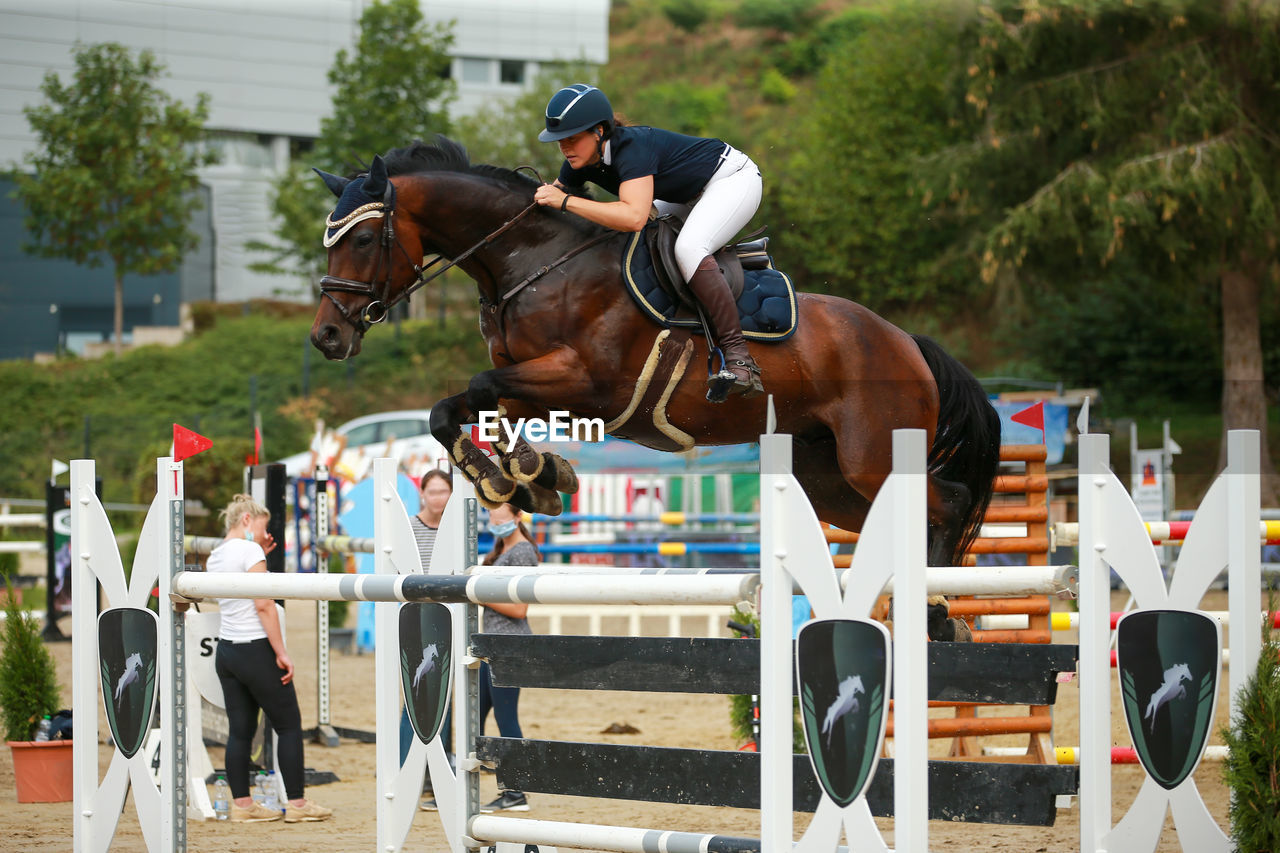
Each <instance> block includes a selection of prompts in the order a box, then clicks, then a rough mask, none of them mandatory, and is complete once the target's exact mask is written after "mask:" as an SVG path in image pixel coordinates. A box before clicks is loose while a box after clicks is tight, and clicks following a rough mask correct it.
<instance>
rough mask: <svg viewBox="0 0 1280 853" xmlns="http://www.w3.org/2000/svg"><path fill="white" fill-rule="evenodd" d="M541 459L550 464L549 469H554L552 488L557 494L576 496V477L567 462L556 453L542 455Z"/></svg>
mask: <svg viewBox="0 0 1280 853" xmlns="http://www.w3.org/2000/svg"><path fill="white" fill-rule="evenodd" d="M542 458H543V459H544V460H545V461H547V462H549V463H551V467H552V468H554V469H555V472H556V483H555V485H554V486H552V488H553V489H555V490H556V491H557V492H564V493H565V494H566V495H573V494H577V492H578V475H577V473H576V472H575V471H574V470H573V466H572V465H570V464H569V462H568V460H566V459H564V458H563V457H561V456H560V455H559V454H556V453H544V454H543V455H542Z"/></svg>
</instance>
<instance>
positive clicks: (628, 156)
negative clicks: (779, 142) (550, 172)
mask: <svg viewBox="0 0 1280 853" xmlns="http://www.w3.org/2000/svg"><path fill="white" fill-rule="evenodd" d="M608 144H609V161H610V162H609V163H608V164H605V163H603V162H601V163H597V164H596V165H594V166H587V167H586V168H583V169H573V168H570V166H569V163H568V161H565V163H564V164H563V165H562V166H561V167H560V183H561V184H562V185H563V186H565V187H568V188H570V189H580V188H581V187H582V186H583V185H584V184H586V182H587V181H590V182H591V183H593V184H596V185H597V186H599V187H601V188H602V189H605V190H608V191H609V192H611V193H613V194H614V195H617V194H618V187H619V185H621V184H622V182H623V181H629V180H632V179H633V178H643V177H645V176H646V175H653V197H654V198H655V199H659V200H661V201H668V202H673V203H675V204H688V203H689V202H690V201H692V200H693V199H694V198H696V197H697V196H698V193H700V192H702V189H703V187H705V186H706V185H707V181H709V180H711V176H712V175H713V174H715V171H716V169H717V168H719V166H720V160H721V157H722V155H723V154H724V151H725V144H724V143H723V142H721V141H720V140H719V139H703V138H701V137H698V136H685V135H684V134H682V133H673V132H671V131H669V130H661V129H659V128H656V127H617V128H615V129H614V131H613V135H612V136H610V137H609V143H608Z"/></svg>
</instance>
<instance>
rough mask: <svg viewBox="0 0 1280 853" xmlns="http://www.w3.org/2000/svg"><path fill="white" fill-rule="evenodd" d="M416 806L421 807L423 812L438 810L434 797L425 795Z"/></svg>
mask: <svg viewBox="0 0 1280 853" xmlns="http://www.w3.org/2000/svg"><path fill="white" fill-rule="evenodd" d="M418 808H420V809H422V810H423V811H424V812H438V811H440V807H439V806H438V805H436V798H435V797H427V798H426V799H425V800H423V801H422V802H421V803H419V804H418Z"/></svg>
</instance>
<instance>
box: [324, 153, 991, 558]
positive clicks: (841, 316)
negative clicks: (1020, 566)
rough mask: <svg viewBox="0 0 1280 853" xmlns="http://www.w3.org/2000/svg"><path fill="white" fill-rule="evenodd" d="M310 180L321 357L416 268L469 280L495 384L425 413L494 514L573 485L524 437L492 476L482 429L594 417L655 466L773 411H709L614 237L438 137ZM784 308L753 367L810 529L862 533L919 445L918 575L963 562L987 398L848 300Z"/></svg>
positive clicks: (980, 506)
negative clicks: (324, 206)
mask: <svg viewBox="0 0 1280 853" xmlns="http://www.w3.org/2000/svg"><path fill="white" fill-rule="evenodd" d="M317 172H319V170H317ZM319 174H320V175H321V177H322V178H323V179H324V180H325V183H326V184H327V185H328V187H329V189H330V190H331V191H332V192H333V193H334V194H335V195H337V196H338V197H339V202H338V206H337V208H335V210H334V212H333V214H332V215H331V216H330V218H329V220H328V222H327V223H326V224H327V230H326V236H325V245H326V246H328V249H329V263H328V275H326V276H325V277H324V278H323V279H321V299H320V307H319V309H318V310H317V312H316V319H315V323H314V325H313V326H312V328H311V341H312V343H313V344H314V345H315V346H316V347H317V348H318V349H319V350H320V351H321V352H322V353H324V355H325V357H326V358H329V359H344V358H348V357H350V356H353V355H355V354H357V353H358V352H359V351H360V345H361V341H362V338H363V335H364V333H365V332H366V331H367V330H368V329H369V328H370V327H371V326H372V325H373V324H375V323H377V322H379V321H381V320H382V319H385V317H386V312H387V309H388V308H389V307H390V306H391V305H394V304H396V303H397V302H400V301H402V300H404V299H407V298H408V295H409V293H411V292H412V291H413V290H415V289H417V287H420V286H421V285H422V284H424V283H425V282H426V281H428V280H429V278H428V276H427V272H426V268H425V267H424V266H423V259H424V258H425V257H427V256H433V255H434V256H437V260H440V259H441V258H444V259H449V260H448V263H447V266H453V265H457V266H458V267H460V268H462V269H463V270H464V271H465V272H467V273H468V274H469V275H470V276H471V277H472V278H473V279H474V280H475V282H476V286H477V288H478V290H479V296H480V306H481V310H480V331H481V334H483V335H484V338H485V340H486V341H487V343H488V346H489V358H490V360H491V362H492V364H493V368H492V369H490V370H485V371H483V372H481V373H478V374H476V375H475V376H474V377H472V378H471V380H470V382H469V384H468V386H467V389H466V391H465V392H463V393H460V394H455V395H453V396H451V397H448V398H446V399H444V400H442V401H441V402H439V403H437V404H436V405H435V407H434V408H433V409H432V414H431V431H432V434H433V435H434V436H435V437H436V438H437V439H438V440H439V441H440V442H441V444H442V445H443V446H444V447H445V448H447V449H448V452H449V454H450V457H451V458H452V460H453V462H454V463H455V464H456V465H458V466H459V467H460V468H461V469H462V470H463V472H464V473H465V474H466V476H467V477H468V478H470V479H471V480H472V481H473V482H474V483H475V484H476V488H477V492H478V494H479V495H480V498H481V501H482V502H483V503H485V504H486V505H497V504H500V503H503V502H506V501H511V502H512V503H514V504H515V505H517V506H520V507H521V508H523V509H526V510H530V511H537V512H548V513H552V514H556V513H558V512H559V511H560V507H561V502H560V496H559V492H562V491H566V492H572V491H574V490H576V487H577V481H576V477H575V476H574V474H573V471H572V469H571V468H570V466H569V465H568V463H567V462H565V461H564V460H563V459H561V458H560V457H559V456H557V455H555V454H553V453H545V452H544V453H539V452H537V451H535V450H533V449H532V448H530V447H529V446H528V445H527V444H526V443H525V442H524V441H523V439H520V440H518V441H516V442H514V443H512V444H511V446H507V444H506V443H505V442H499V443H498V444H497V445H496V449H497V450H498V451H499V460H498V463H496V464H495V463H494V462H493V461H492V460H491V459H490V458H489V457H488V456H487V455H486V454H485V453H484V452H483V451H481V450H480V449H478V448H477V447H475V446H474V445H473V444H472V442H471V440H470V438H469V436H468V435H466V434H464V433H463V431H462V426H463V424H466V423H469V422H474V421H475V420H476V419H477V418H478V417H479V414H480V413H482V412H499V413H501V414H502V415H504V416H505V417H507V418H510V419H513V420H514V419H516V418H520V417H526V418H527V417H539V418H547V417H548V416H549V413H550V412H551V411H552V410H556V411H565V412H569V413H571V414H572V415H574V416H578V417H585V418H595V417H598V418H600V419H602V420H604V421H606V422H607V424H606V431H607V432H608V433H609V434H611V435H615V436H619V437H622V438H627V439H630V440H632V441H635V442H637V443H639V444H642V445H646V446H649V447H656V448H660V449H667V450H679V449H687V448H688V447H691V446H693V445H695V444H697V445H715V444H737V443H746V442H753V441H756V440H757V439H758V436H759V434H760V433H761V432H762V431H763V427H764V425H765V418H766V406H767V402H766V401H767V397H765V396H757V397H754V398H750V399H744V398H742V397H730V398H729V399H728V400H727V401H725V402H724V403H722V404H719V405H714V404H711V403H708V402H707V401H706V400H705V399H704V386H703V377H702V376H701V375H698V374H699V373H700V371H697V370H694V371H687V372H686V371H685V370H684V368H685V366H687V365H688V364H689V363H691V362H692V363H693V364H702V363H704V362H705V360H706V358H707V355H708V351H707V342H706V340H705V339H704V338H703V337H702V336H701V335H697V336H693V337H691V338H689V339H688V340H687V341H685V342H684V344H683V348H681V347H678V346H677V347H668V348H667V349H666V350H665V351H664V350H663V346H664V345H666V344H668V343H670V342H669V341H667V340H666V339H665V338H664V336H665V335H666V334H667V332H666V330H664V329H663V328H662V327H661V326H659V325H658V323H657V322H655V321H654V320H651V319H649V317H648V316H646V315H644V314H642V313H641V311H640V309H639V308H638V307H637V305H636V304H635V302H634V300H633V299H632V298H631V297H630V296H629V295H628V294H627V292H626V291H625V290H624V288H623V283H622V269H621V265H622V256H623V245H624V242H625V239H624V238H625V236H626V235H624V234H622V233H620V232H615V231H610V230H608V229H605V228H602V227H600V226H597V225H594V224H592V223H590V222H588V221H587V220H585V219H582V218H580V217H578V216H574V215H573V214H571V213H570V214H565V213H561V212H559V211H556V210H550V209H548V208H545V207H538V206H536V205H534V204H533V193H534V190H535V188H536V187H537V186H538V182H537V181H535V180H533V179H532V178H528V177H526V176H524V175H523V174H520V173H518V172H515V171H510V170H507V169H503V168H499V167H496V166H486V165H473V164H471V162H470V160H469V158H468V156H467V153H466V151H465V149H464V148H462V146H460V145H459V144H457V143H456V142H453V141H451V140H449V139H446V138H444V137H437V139H436V140H435V142H434V144H426V143H422V142H415V143H414V144H412V145H410V146H408V147H406V148H400V149H394V150H392V151H389V152H388V153H387V154H386V155H385V156H384V157H375V158H374V160H373V163H372V165H371V166H370V168H369V170H368V172H366V173H362V174H360V175H357V176H356V177H354V178H340V177H338V176H335V175H328V174H326V173H323V172H319ZM436 274H438V272H437V273H436ZM796 307H797V316H798V321H799V322H798V328H797V331H796V333H795V334H794V335H793V336H791V337H790V338H787V339H786V340H784V341H781V342H778V343H770V344H752V346H751V352H752V355H753V356H754V358H755V359H756V361H757V363H759V365H760V367H761V369H762V372H763V373H762V375H763V379H764V384H765V390H766V391H767V392H768V394H769V395H772V397H773V399H774V400H775V406H776V412H777V429H778V431H780V432H784V433H790V434H791V435H792V436H793V437H794V442H795V444H794V451H793V466H794V472H795V476H796V478H797V479H798V480H799V482H800V483H801V485H802V486H803V487H804V489H805V492H806V493H807V495H808V497H809V500H810V502H811V503H812V504H813V506H814V509H815V511H816V512H817V515H818V517H819V518H821V519H822V520H823V521H826V522H829V523H831V524H833V525H835V526H837V527H841V528H844V529H846V530H854V531H856V530H859V529H860V528H861V526H862V523H863V520H864V519H865V517H866V514H867V511H868V509H869V507H870V502H871V500H872V498H874V497H875V494H876V491H877V490H878V489H879V488H880V485H881V483H883V482H884V480H885V477H886V476H888V473H889V470H890V464H891V441H892V432H893V430H895V429H898V428H917V429H922V430H925V431H926V433H927V434H928V442H929V447H930V450H929V463H928V464H929V476H928V512H929V528H930V543H929V559H930V563H931V564H932V565H953V566H954V565H959V564H960V560H961V556H962V555H963V553H964V551H965V549H966V548H967V547H968V545H969V544H970V543H971V542H972V540H973V539H974V537H975V536H976V535H977V532H978V528H979V526H980V525H981V522H982V518H983V515H984V514H985V511H986V507H987V505H988V503H989V502H990V499H991V494H992V489H993V485H994V478H995V474H996V469H997V467H998V464H999V442H1000V424H999V419H998V417H997V415H996V413H995V410H994V408H993V407H992V406H991V404H990V402H989V401H988V399H987V396H986V394H985V393H984V392H983V390H982V388H981V386H980V385H979V384H978V382H977V380H976V379H975V378H974V377H973V375H972V374H971V373H970V372H969V371H968V370H967V369H966V368H965V367H964V366H963V365H961V364H960V363H959V362H958V361H957V360H956V359H955V358H953V357H952V356H950V355H949V354H947V353H946V352H945V351H944V350H943V349H942V347H941V346H939V345H938V344H937V343H936V342H934V341H932V340H930V339H929V338H925V337H917V336H912V335H909V334H907V333H906V332H904V331H902V330H901V329H899V328H897V327H896V326H893V325H892V324H890V323H889V322H888V321H886V320H884V319H882V318H881V317H879V316H877V315H876V314H874V313H872V312H871V311H870V310H868V309H867V308H864V307H863V306H861V305H858V304H856V303H854V302H850V301H848V300H845V299H840V298H837V297H834V296H826V295H822V294H816V293H799V294H797V296H796ZM672 352H674V353H675V354H674V355H671V353H672ZM673 363H674V364H673Z"/></svg>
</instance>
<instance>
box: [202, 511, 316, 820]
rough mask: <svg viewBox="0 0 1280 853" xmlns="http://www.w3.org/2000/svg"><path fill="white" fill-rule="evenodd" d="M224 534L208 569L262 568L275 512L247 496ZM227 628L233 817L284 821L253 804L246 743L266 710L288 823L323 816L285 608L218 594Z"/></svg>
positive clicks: (221, 643)
mask: <svg viewBox="0 0 1280 853" xmlns="http://www.w3.org/2000/svg"><path fill="white" fill-rule="evenodd" d="M221 518H222V520H223V523H224V524H225V525H226V531H227V535H226V539H224V540H223V542H222V544H221V545H219V546H218V547H217V548H214V549H213V553H212V554H210V555H209V562H208V565H207V567H206V568H207V571H210V572H265V571H266V570H267V552H268V551H271V550H273V549H274V548H275V546H276V543H275V541H274V540H273V539H272V537H271V534H269V533H267V521H268V519H270V518H271V513H270V512H269V511H268V510H267V508H266V507H264V506H263V505H262V504H260V503H258V502H257V501H255V500H254V499H253V498H252V497H250V496H249V495H236V496H235V497H234V498H232V500H231V503H229V504H227V506H226V508H225V509H223V510H222V513H221ZM218 609H219V611H220V613H221V616H222V627H221V629H220V631H219V634H218V651H217V654H216V656H215V657H214V661H215V666H216V669H217V673H218V680H219V681H220V682H221V683H222V695H223V697H224V699H225V700H226V708H227V724H228V726H227V727H228V732H227V750H226V757H225V759H224V763H225V764H226V769H227V781H228V782H229V783H230V785H231V795H232V796H233V797H234V801H233V803H232V806H231V820H233V821H238V822H257V821H271V820H279V819H280V818H281V814H280V812H279V811H277V810H274V809H269V808H267V807H266V806H264V805H262V804H261V803H255V802H254V800H253V797H252V794H251V792H250V790H249V750H250V742H251V741H252V740H253V733H254V731H255V729H256V728H257V726H258V711H259V709H261V710H262V712H263V713H264V714H266V716H267V719H268V720H269V721H270V722H271V728H272V729H274V730H275V733H276V739H277V745H276V754H277V757H278V759H279V764H280V767H279V770H280V775H281V776H282V777H283V779H284V786H285V793H286V795H287V796H288V803H287V805H286V806H285V811H284V815H283V817H284V821H285V823H298V822H300V821H316V820H325V819H326V818H328V817H330V816H331V815H332V814H333V812H332V810H330V809H326V808H324V807H323V806H319V805H316V804H315V803H313V802H311V801H310V800H307V799H306V798H305V797H304V796H303V783H304V773H305V771H304V770H303V763H302V714H301V712H300V711H299V710H298V695H297V693H296V692H295V690H294V687H293V661H292V660H290V659H289V652H288V650H287V649H286V648H285V645H284V632H283V630H282V628H281V623H282V621H283V617H284V608H281V607H278V606H277V605H276V603H275V602H274V601H272V600H271V599H269V598H256V599H245V598H222V599H219V600H218Z"/></svg>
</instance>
